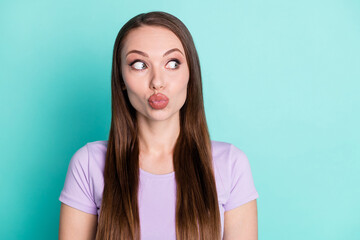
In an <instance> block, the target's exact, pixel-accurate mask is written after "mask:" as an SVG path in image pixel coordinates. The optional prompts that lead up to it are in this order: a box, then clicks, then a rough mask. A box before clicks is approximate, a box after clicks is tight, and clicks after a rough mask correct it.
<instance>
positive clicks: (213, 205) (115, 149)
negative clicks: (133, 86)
mask: <svg viewBox="0 0 360 240" xmlns="http://www.w3.org/2000/svg"><path fill="white" fill-rule="evenodd" d="M142 26H159V27H165V28H167V29H169V30H171V31H172V32H173V33H174V34H175V35H176V36H177V37H178V38H179V40H180V41H181V43H182V45H183V47H184V51H185V55H186V61H187V63H188V67H189V81H188V87H187V98H186V100H185V103H184V105H183V106H182V108H181V109H180V133H179V136H178V138H177V140H176V143H175V146H174V151H173V166H174V171H175V180H176V186H177V190H176V212H175V215H176V221H175V224H176V226H175V228H176V238H177V239H181V240H192V239H194V240H195V239H196V240H198V239H201V240H209V239H215V240H218V239H221V223H220V212H219V205H218V197H217V190H216V183H215V177H214V169H213V165H212V164H213V163H212V152H211V141H210V135H209V131H208V126H207V123H206V118H205V110H204V103H203V91H202V80H201V70H200V62H199V57H198V54H197V51H196V48H195V44H194V41H193V39H192V36H191V34H190V32H189V30H188V29H187V28H186V26H185V25H184V24H183V23H182V22H181V21H180V20H179V19H178V18H176V17H175V16H173V15H171V14H169V13H166V12H161V11H154V12H148V13H142V14H139V15H137V16H135V17H133V18H132V19H130V20H129V21H128V22H127V23H126V24H125V25H124V26H123V27H122V28H121V29H120V31H119V33H118V35H117V37H116V40H115V44H114V50H113V62H112V73H111V113H112V116H111V127H110V132H109V139H108V147H107V152H106V160H105V169H104V191H103V198H102V203H101V209H100V216H99V222H98V227H97V233H96V240H113V239H136V240H138V239H140V227H141V226H140V220H139V208H138V189H139V139H138V124H137V118H136V110H135V109H134V107H133V106H132V105H131V104H130V101H129V98H128V95H127V91H126V90H124V80H123V78H122V73H121V50H122V48H123V44H124V39H125V38H126V36H127V35H128V33H129V32H130V31H131V30H133V29H135V28H139V27H142Z"/></svg>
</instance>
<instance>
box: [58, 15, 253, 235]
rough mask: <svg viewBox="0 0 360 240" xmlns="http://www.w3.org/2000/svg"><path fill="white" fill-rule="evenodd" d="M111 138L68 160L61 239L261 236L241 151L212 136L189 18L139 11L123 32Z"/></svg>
mask: <svg viewBox="0 0 360 240" xmlns="http://www.w3.org/2000/svg"><path fill="white" fill-rule="evenodd" d="M111 89H112V119H111V129H110V133H109V139H108V141H96V142H90V143H87V144H86V145H85V146H83V147H82V148H80V149H79V150H78V151H77V152H76V153H75V154H74V156H73V157H72V159H71V161H70V164H69V169H68V172H67V175H66V180H65V185H64V188H63V190H62V192H61V195H60V198H59V200H60V201H61V202H62V204H61V211H60V227H59V238H60V239H95V238H96V239H140V238H141V239H142V240H147V239H206V240H207V239H257V206H256V198H257V197H258V193H257V191H256V189H255V187H254V184H253V179H252V175H251V170H250V165H249V162H248V160H247V158H246V156H245V154H244V153H243V152H242V151H241V150H239V149H238V148H236V147H235V146H234V145H232V144H229V143H225V142H217V141H211V140H210V137H209V132H208V128H207V124H206V119H205V112H204V105H203V94H202V82H201V73H200V64H199V59H198V55H197V52H196V49H195V45H194V42H193V40H192V37H191V35H190V33H189V31H188V29H187V28H186V27H185V25H184V24H183V23H182V22H181V21H180V20H179V19H177V18H176V17H174V16H172V15H170V14H168V13H165V12H149V13H147V14H139V15H138V16H135V17H134V18H132V19H130V20H129V21H128V22H127V23H126V24H125V25H124V26H123V27H122V29H121V30H120V32H119V34H118V36H117V38H116V41H115V46H114V54H113V66H112V80H111Z"/></svg>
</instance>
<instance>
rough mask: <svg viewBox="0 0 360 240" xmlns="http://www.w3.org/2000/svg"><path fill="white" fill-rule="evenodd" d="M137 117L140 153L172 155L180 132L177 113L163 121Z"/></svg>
mask: <svg viewBox="0 0 360 240" xmlns="http://www.w3.org/2000/svg"><path fill="white" fill-rule="evenodd" d="M137 119H138V125H139V150H140V154H144V155H172V153H173V150H174V146H175V143H176V140H177V138H178V136H179V133H180V119H179V115H178V114H177V115H174V116H173V117H171V118H169V119H166V120H163V121H150V120H149V119H146V118H144V117H141V116H138V118H137Z"/></svg>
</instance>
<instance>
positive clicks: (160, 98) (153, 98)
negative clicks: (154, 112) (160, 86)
mask: <svg viewBox="0 0 360 240" xmlns="http://www.w3.org/2000/svg"><path fill="white" fill-rule="evenodd" d="M148 101H149V102H162V101H164V102H167V101H169V98H168V97H167V96H166V95H165V94H162V93H156V94H153V95H151V96H150V97H149V99H148Z"/></svg>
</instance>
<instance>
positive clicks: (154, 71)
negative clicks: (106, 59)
mask: <svg viewBox="0 0 360 240" xmlns="http://www.w3.org/2000/svg"><path fill="white" fill-rule="evenodd" d="M172 49H178V50H176V51H175V50H174V51H171V52H170V53H169V54H167V55H166V56H164V54H165V53H166V52H168V51H169V50H172ZM132 50H137V51H141V52H142V53H143V54H140V53H134V52H132V53H129V52H130V51H132ZM144 55H147V56H144ZM135 60H139V61H138V62H136V63H134V61H135ZM176 60H177V61H179V62H180V64H177V63H176ZM121 62H122V63H121V68H122V76H123V79H124V83H125V86H126V91H127V93H128V96H129V100H130V102H131V104H132V106H133V107H134V108H135V109H136V110H137V119H138V124H139V148H140V155H139V161H140V167H141V168H142V169H143V170H145V171H148V172H151V173H154V174H165V173H169V172H172V171H174V170H173V164H172V153H173V148H174V145H175V142H176V139H177V137H178V135H179V132H180V115H179V111H180V109H181V107H182V106H183V105H184V103H185V100H186V93H187V85H188V81H189V68H188V64H187V62H186V56H185V51H184V48H183V46H182V44H181V42H180V40H179V39H178V38H177V36H176V35H175V34H174V33H173V32H171V31H170V30H168V29H166V28H162V27H153V26H144V27H140V28H137V29H134V30H132V31H131V32H130V33H129V35H128V36H127V37H126V39H125V41H124V47H123V49H122V52H121ZM132 63H133V65H132V66H129V65H130V64H132ZM156 93H162V94H165V95H166V96H167V97H168V98H169V103H168V105H167V106H166V107H165V108H164V109H160V110H159V109H153V108H152V107H151V106H150V104H149V103H148V99H149V97H150V96H151V95H153V94H156Z"/></svg>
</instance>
